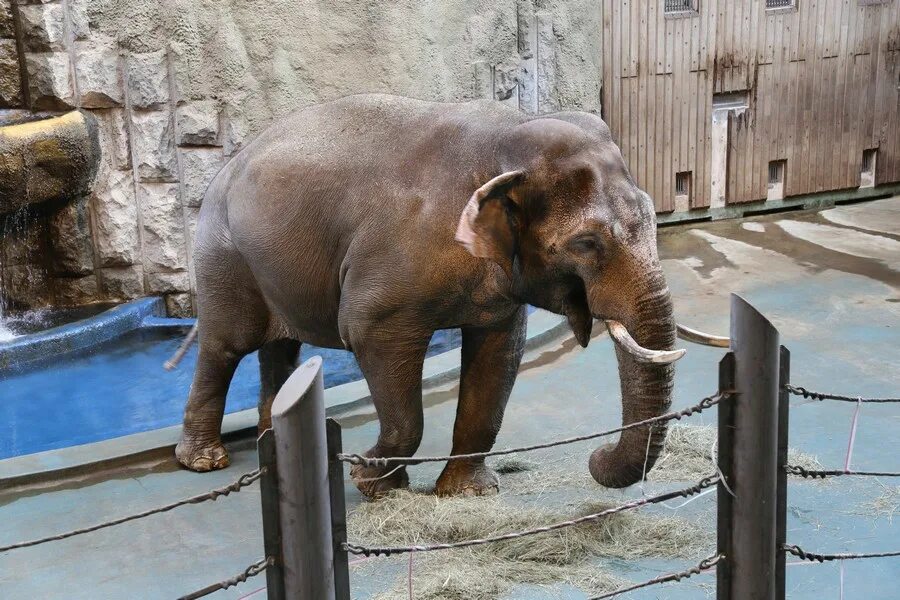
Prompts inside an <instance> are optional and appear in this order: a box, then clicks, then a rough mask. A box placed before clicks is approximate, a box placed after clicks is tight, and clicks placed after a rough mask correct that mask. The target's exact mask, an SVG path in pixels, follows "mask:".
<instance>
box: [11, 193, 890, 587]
mask: <svg viewBox="0 0 900 600" xmlns="http://www.w3.org/2000/svg"><path fill="white" fill-rule="evenodd" d="M660 249H661V256H662V258H663V261H664V266H665V269H666V272H667V274H668V278H669V285H670V287H671V289H672V291H673V296H674V298H675V304H676V310H677V313H678V318H679V320H680V321H682V322H684V323H685V324H688V325H691V326H694V327H697V328H700V329H704V330H706V331H710V332H720V333H722V334H725V333H727V331H728V302H729V300H728V295H729V293H730V292H738V293H740V294H741V295H743V296H744V297H745V298H747V299H748V300H749V301H750V302H751V303H753V304H754V305H755V306H756V307H757V308H758V309H760V310H761V311H762V312H763V313H764V314H766V315H767V316H768V317H769V318H770V319H771V320H772V322H773V323H774V324H775V325H776V326H777V327H778V328H779V329H780V331H781V334H782V343H783V344H785V345H786V346H788V347H789V348H790V350H791V353H792V381H793V382H794V383H795V384H797V385H804V386H806V387H809V388H812V389H817V390H826V391H835V392H838V393H849V394H854V395H856V394H859V395H864V396H866V395H869V396H886V395H892V396H896V395H897V394H898V393H900V368H898V367H900V334H898V327H900V197H895V198H893V199H889V200H882V201H877V202H870V203H865V204H858V205H851V206H846V207H839V208H835V209H831V210H827V211H824V212H819V213H783V214H777V215H769V216H765V217H758V218H754V219H751V220H745V221H743V222H736V221H735V222H717V223H706V224H702V225H693V226H690V225H688V226H681V227H677V228H667V229H665V230H662V231H661V234H660ZM598 329H599V328H598ZM597 333H598V335H596V336H595V339H594V340H593V342H592V343H591V345H590V346H589V347H588V348H587V349H580V348H577V347H576V346H575V344H574V343H573V342H572V340H565V341H562V342H560V343H557V344H555V345H550V346H548V347H543V348H539V349H536V350H535V351H533V352H531V353H529V354H528V355H527V356H526V359H525V364H524V365H523V368H522V372H521V374H520V376H519V379H518V381H517V383H516V387H515V389H514V391H513V397H512V399H511V402H510V406H509V409H508V411H507V416H506V420H505V422H504V426H503V430H502V432H501V435H500V439H499V440H498V447H505V446H512V445H519V444H522V443H528V442H536V441H543V440H548V439H553V438H557V437H561V436H569V435H575V434H579V433H585V432H589V431H594V430H598V429H603V428H607V427H612V426H614V425H616V424H618V422H619V418H620V415H619V406H618V401H617V399H618V394H619V393H618V379H617V376H616V370H615V359H614V355H613V351H612V347H611V342H610V340H609V339H608V337H607V336H606V335H602V334H599V331H598V332H597ZM722 354H723V353H722V352H721V351H717V350H715V349H711V348H701V347H697V346H688V354H687V356H686V357H685V358H684V359H682V361H680V362H679V363H678V369H677V376H676V381H677V384H676V394H675V405H676V407H684V406H688V405H690V404H693V403H695V402H696V401H697V400H698V399H699V398H700V397H702V396H705V395H707V394H710V393H712V392H713V391H714V390H715V388H716V364H717V362H718V360H719V359H720V357H721V356H722ZM110 393H114V391H112V390H111V391H110ZM455 394H456V389H455V387H454V386H453V385H450V386H447V388H445V389H439V390H435V391H433V392H430V393H428V394H427V396H426V399H425V400H426V405H427V409H426V433H425V439H424V441H423V444H422V448H421V450H420V453H421V454H439V453H446V452H448V451H449V445H450V432H451V427H452V420H453V415H454V411H455V401H454V400H455ZM852 411H853V406H852V405H845V404H842V403H803V401H802V400H800V401H797V402H794V404H793V410H792V413H791V446H793V447H796V448H799V449H802V450H805V451H807V452H811V453H814V454H816V455H817V456H818V457H819V459H820V461H821V462H822V463H823V464H824V465H826V466H827V468H840V467H842V466H843V461H844V457H845V453H846V446H847V435H848V432H849V429H850V420H851V416H852ZM714 422H715V413H714V412H710V413H704V414H703V415H701V416H699V417H695V418H694V419H693V420H692V423H714ZM343 425H344V427H345V429H344V444H345V448H346V449H348V450H361V449H364V448H367V447H368V446H369V444H370V442H371V441H372V440H373V439H374V436H375V432H376V430H377V429H376V428H377V425H376V423H374V422H373V421H371V419H367V418H365V417H359V418H355V419H348V420H345V422H344V423H343ZM898 427H900V406H898V405H895V404H892V405H881V406H865V407H864V408H863V409H862V414H861V417H860V421H859V431H858V434H857V441H856V449H855V452H854V455H853V467H854V468H856V469H860V470H862V469H870V470H874V469H878V470H891V471H900V435H898V433H897V430H898ZM593 447H594V445H593V444H592V443H590V442H588V443H586V444H581V445H577V446H573V447H570V448H567V449H565V450H560V451H558V452H554V451H547V452H544V453H542V454H535V455H533V456H530V457H529V458H531V459H534V460H541V461H543V460H548V459H555V458H559V457H561V456H568V455H571V454H575V456H576V457H578V458H577V461H576V462H574V463H572V464H573V467H572V468H577V469H580V468H584V467H583V463H584V462H585V461H586V459H587V456H588V454H589V453H590V451H591V450H592V449H593ZM232 460H233V464H232V466H231V467H230V468H229V469H227V470H225V471H220V472H217V473H211V474H206V475H198V474H194V473H188V472H185V471H182V470H177V469H175V468H174V467H173V466H172V465H171V464H166V465H157V466H155V467H153V468H150V467H148V468H147V469H144V470H137V471H134V470H132V471H129V472H128V473H126V474H123V473H118V474H116V473H113V474H107V475H98V476H96V477H93V478H91V479H88V480H84V481H81V482H70V483H68V484H66V485H65V486H62V487H58V488H51V489H45V490H36V491H31V492H27V493H16V494H9V493H7V494H6V495H3V494H2V493H0V545H2V544H5V543H7V542H11V541H15V540H20V539H26V538H33V537H38V536H43V535H47V534H52V533H55V532H58V531H63V530H67V529H70V528H73V527H79V526H84V525H88V524H91V523H94V522H97V521H102V520H105V519H108V518H111V517H113V516H116V515H122V514H127V513H131V512H136V511H139V510H142V509H145V508H149V507H152V506H155V505H158V504H162V503H165V502H169V501H171V500H173V499H176V498H181V497H185V496H188V495H191V494H195V493H199V492H202V491H205V490H207V489H209V488H212V487H216V486H219V485H222V484H224V483H227V482H230V481H232V480H233V479H235V478H236V477H237V476H238V475H239V474H240V473H242V472H245V471H249V470H251V469H253V468H254V467H255V451H254V450H253V449H252V448H251V447H249V445H247V444H244V446H243V448H241V447H236V448H234V449H233V450H232ZM561 468H568V467H561ZM439 469H440V465H431V466H423V467H415V468H412V469H411V470H410V475H411V478H412V480H413V483H414V484H418V485H428V484H430V483H432V482H433V480H434V478H435V477H436V475H437V473H438V471H439ZM896 483H897V482H895V481H890V480H883V481H875V480H871V479H858V480H857V479H851V478H847V479H845V480H836V481H834V482H833V483H828V484H821V483H812V482H805V481H794V480H792V482H791V487H790V493H789V503H790V511H789V513H790V516H789V525H788V527H789V533H788V538H789V540H790V541H792V542H793V543H798V544H800V545H801V546H803V547H804V548H806V549H808V550H811V551H821V552H843V551H849V552H862V551H878V550H895V549H897V548H900V542H898V540H900V536H898V530H897V525H895V524H894V523H893V522H892V520H891V519H890V518H889V517H887V516H885V515H879V514H876V513H874V512H873V511H872V510H871V508H869V507H868V504H869V503H870V502H872V501H873V500H874V499H875V498H877V497H878V496H880V495H881V494H882V493H884V492H885V490H886V489H890V490H893V491H895V492H898V491H900V490H898V489H897V488H895V487H894V486H895V485H896ZM885 486H888V487H887V488H886V487H885ZM673 487H681V486H680V485H678V484H674V485H673V484H648V486H647V492H648V493H653V492H654V491H658V490H660V489H664V488H665V489H671V488H673ZM597 494H598V495H601V494H603V495H605V496H604V497H606V496H608V497H611V498H617V499H619V500H621V499H625V498H630V497H635V496H638V495H639V494H640V490H639V489H637V488H636V487H635V488H632V489H630V490H627V491H626V492H607V491H603V490H599V489H598V491H597ZM347 496H348V502H349V503H350V505H351V506H352V505H355V504H356V503H358V502H359V501H360V498H359V496H358V494H357V493H356V492H355V490H353V489H352V488H350V487H348V488H347ZM549 499H550V500H553V499H554V497H553V496H550V497H549ZM560 501H565V492H564V491H562V492H560ZM895 503H896V496H895ZM714 505H715V500H714V494H713V495H708V496H706V497H704V498H702V499H700V500H698V501H697V502H695V503H693V504H691V505H689V506H688V507H685V508H684V509H681V510H680V511H678V512H679V514H683V516H685V517H686V518H689V519H694V520H696V522H697V527H698V528H699V527H702V528H706V529H709V528H710V526H711V521H710V518H709V515H710V514H711V512H712V511H714ZM659 510H660V511H665V510H666V509H663V508H660V509H659ZM710 551H712V548H711V549H710ZM261 556H262V540H261V534H260V510H259V494H258V488H257V487H256V486H253V487H251V488H249V489H247V490H246V491H242V492H241V493H239V494H236V495H232V496H230V497H228V498H224V499H221V500H219V501H218V502H216V503H215V504H214V505H212V504H204V505H199V506H190V507H184V508H180V509H177V510H175V511H172V512H169V513H167V514H164V515H159V516H155V517H151V518H148V519H145V520H142V521H137V522H135V523H129V524H127V525H123V526H119V527H116V528H111V529H107V530H105V531H102V532H97V533H93V534H88V535H84V536H80V537H76V538H72V539H69V540H65V541H61V542H57V543H53V544H48V545H45V546H40V547H36V548H30V549H24V550H18V551H13V552H9V553H7V554H5V555H2V556H0V596H2V597H3V598H10V599H19V598H22V599H26V598H66V599H92V600H96V599H102V598H137V597H139V598H148V599H151V598H173V597H176V596H178V595H180V594H183V593H186V592H189V591H192V590H194V589H196V588H199V587H202V586H204V585H206V584H208V583H210V582H212V581H217V580H219V579H224V578H226V577H230V576H232V575H234V574H235V573H237V572H239V571H241V570H242V569H243V568H244V567H245V566H246V565H248V564H250V563H251V562H253V561H255V560H257V559H258V558H260V557H261ZM688 564H693V562H691V561H685V560H662V559H653V560H640V561H631V562H625V561H607V562H606V563H604V564H603V566H604V567H605V568H607V569H609V570H612V571H613V572H615V573H616V574H618V575H620V576H622V577H625V578H627V579H632V580H635V581H638V580H643V579H646V578H649V577H652V576H654V575H656V574H658V573H659V572H660V571H669V570H679V569H681V568H683V567H685V566H687V565H688ZM397 576H398V567H397V566H396V565H391V564H385V565H384V568H383V569H382V570H380V571H379V567H378V566H376V567H374V568H373V567H371V566H368V567H367V568H366V569H365V571H358V572H357V571H355V572H354V574H353V575H352V580H353V587H354V598H359V599H368V598H372V597H373V596H374V595H375V594H376V593H377V592H378V591H380V590H384V589H387V588H388V587H392V586H393V585H394V584H395V583H396V581H395V579H396V577H397ZM788 576H789V579H788V595H789V597H790V598H792V599H819V598H838V582H839V568H838V565H836V564H825V565H812V564H810V565H808V566H807V565H804V566H796V567H790V568H789V570H788ZM844 581H845V596H844V597H846V598H849V599H852V598H866V599H873V600H875V599H887V598H895V597H896V590H897V589H898V587H900V562H898V560H897V559H878V560H868V561H850V562H847V563H846V564H845V572H844ZM712 582H713V578H712V577H711V576H704V577H698V578H696V579H692V580H689V581H686V582H682V583H680V584H678V585H674V586H665V587H661V588H649V589H647V590H644V591H641V592H636V593H633V594H631V595H629V596H628V597H629V598H648V599H649V598H696V597H703V595H704V594H706V593H708V590H709V584H711V583H712ZM263 585H264V578H262V577H259V578H256V579H253V580H251V581H249V582H247V583H246V584H243V585H241V586H238V587H237V588H233V589H232V590H229V591H227V592H220V593H219V594H218V595H217V596H214V597H221V598H240V597H243V596H246V595H247V594H250V593H252V592H254V591H256V590H258V589H259V588H260V587H261V586H263ZM698 586H703V587H698ZM254 597H255V598H261V597H263V594H262V593H258V594H254ZM508 597H509V598H533V599H538V598H568V599H583V598H584V597H585V596H584V595H583V594H582V593H580V592H578V591H577V590H574V589H572V588H569V587H564V586H557V587H555V588H553V589H549V588H536V587H528V588H524V587H523V588H521V589H517V590H514V591H513V592H512V593H511V594H510V595H509V596H508Z"/></svg>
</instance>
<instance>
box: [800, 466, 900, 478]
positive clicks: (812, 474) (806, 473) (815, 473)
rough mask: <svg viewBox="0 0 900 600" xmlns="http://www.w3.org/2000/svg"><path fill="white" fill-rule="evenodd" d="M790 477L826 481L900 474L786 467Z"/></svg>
mask: <svg viewBox="0 0 900 600" xmlns="http://www.w3.org/2000/svg"><path fill="white" fill-rule="evenodd" d="M784 470H785V471H786V472H787V473H788V475H799V476H800V477H805V478H807V479H815V478H817V477H818V478H819V479H825V478H826V477H840V476H842V475H856V476H858V477H900V472H897V473H895V472H891V471H843V470H839V469H831V470H815V469H806V468H804V467H801V466H799V465H784Z"/></svg>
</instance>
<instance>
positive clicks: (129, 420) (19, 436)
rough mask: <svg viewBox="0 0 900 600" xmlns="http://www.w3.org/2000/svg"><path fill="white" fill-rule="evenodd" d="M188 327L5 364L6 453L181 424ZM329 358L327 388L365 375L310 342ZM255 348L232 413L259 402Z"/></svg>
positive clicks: (451, 339)
mask: <svg viewBox="0 0 900 600" xmlns="http://www.w3.org/2000/svg"><path fill="white" fill-rule="evenodd" d="M187 328H188V326H165V327H160V326H153V327H139V328H137V329H133V330H131V331H128V332H126V333H124V334H122V335H120V336H118V337H116V338H114V339H112V340H108V341H105V342H102V343H99V344H97V345H94V346H92V347H90V348H87V349H82V350H77V351H74V352H70V353H67V354H65V355H63V356H61V357H60V358H59V359H58V360H54V361H53V362H52V364H49V365H48V364H46V363H44V364H42V365H40V366H37V367H30V368H27V369H24V370H19V369H16V368H15V367H13V368H7V369H6V370H5V372H4V371H3V370H2V369H0V459H4V458H10V457H13V456H20V455H24V454H31V453H34V452H42V451H44V450H53V449H57V448H64V447H67V446H74V445H78V444H85V443H89V442H96V441H100V440H105V439H110V438H115V437H119V436H123V435H128V434H131V433H138V432H141V431H149V430H152V429H158V428H161V427H168V426H170V425H176V424H179V423H181V417H182V411H183V410H184V403H185V401H186V400H187V396H188V390H189V389H190V385H191V378H192V377H193V373H194V365H195V364H196V360H197V347H196V345H195V346H194V347H193V348H191V350H190V352H188V354H187V355H186V356H185V357H184V360H183V361H182V363H181V365H180V366H179V367H178V369H176V370H174V371H165V370H163V368H162V364H163V362H164V361H165V360H166V359H167V358H169V357H170V356H171V355H172V353H173V352H174V351H175V349H176V348H177V347H178V345H179V344H180V343H181V340H182V339H183V338H184V335H185V334H186V332H187ZM460 339H461V338H460V333H459V330H446V331H439V332H437V333H435V335H434V338H433V339H432V343H431V346H430V348H429V350H428V354H429V356H431V355H434V354H440V353H442V352H446V351H447V350H450V349H451V348H454V347H457V346H459V344H460ZM302 354H303V357H304V358H308V357H310V356H313V355H316V354H318V355H321V356H322V358H323V359H324V370H325V387H332V386H335V385H340V384H342V383H346V382H348V381H354V380H357V379H361V378H362V373H360V371H359V367H358V366H357V363H356V359H355V358H354V357H353V354H351V353H350V352H346V351H343V350H331V349H325V348H317V347H315V346H310V345H304V346H303V349H302ZM258 368H259V363H258V360H257V356H256V354H255V353H254V354H252V355H249V356H247V357H245V358H244V360H242V361H241V364H240V366H239V367H238V370H237V373H236V374H235V377H234V380H233V382H232V385H231V389H230V390H229V393H228V398H227V402H226V409H225V410H226V412H228V413H232V412H236V411H240V410H245V409H248V408H253V407H255V406H256V403H257V400H258V394H259V371H258Z"/></svg>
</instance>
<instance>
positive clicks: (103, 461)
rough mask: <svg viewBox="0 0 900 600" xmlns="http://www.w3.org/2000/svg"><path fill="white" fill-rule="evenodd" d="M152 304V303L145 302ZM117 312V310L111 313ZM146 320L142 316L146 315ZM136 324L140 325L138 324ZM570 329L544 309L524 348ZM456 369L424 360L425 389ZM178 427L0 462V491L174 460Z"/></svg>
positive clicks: (450, 356) (333, 406)
mask: <svg viewBox="0 0 900 600" xmlns="http://www.w3.org/2000/svg"><path fill="white" fill-rule="evenodd" d="M144 300H153V299H144ZM111 310H115V309H111ZM146 316H148V315H147V314H144V317H146ZM136 326H140V322H138V323H137V325H136ZM567 331H568V325H567V322H566V319H565V318H564V317H561V316H559V315H555V314H553V313H549V312H546V311H543V310H535V311H534V312H533V313H532V314H531V315H530V316H529V318H528V333H527V337H526V341H525V348H526V350H532V349H534V348H537V347H539V346H542V345H544V344H546V343H548V342H550V341H553V340H556V339H557V338H559V337H561V336H562V335H563V334H565V333H566V332H567ZM459 371H460V349H459V348H455V349H453V350H448V351H447V352H443V353H441V354H438V355H435V356H432V357H429V358H427V359H425V364H424V367H423V373H422V387H423V389H431V388H435V387H438V386H441V385H444V384H446V383H448V382H450V381H453V380H455V379H456V378H457V377H458V376H459ZM325 407H326V411H325V412H326V415H327V416H329V417H342V416H351V415H353V416H358V415H364V414H367V413H374V408H373V407H372V402H371V395H370V393H369V387H368V385H367V384H366V381H365V380H364V379H362V380H358V381H351V382H348V383H344V384H341V385H337V386H334V387H332V388H328V389H326V390H325ZM257 418H258V417H257V411H256V409H255V408H251V409H247V410H242V411H238V412H234V413H231V414H228V415H225V418H224V419H223V421H222V438H223V440H224V441H225V442H226V443H232V442H235V441H238V440H244V439H248V438H251V437H253V438H255V437H256V423H257ZM180 435H181V425H172V426H169V427H164V428H161V429H154V430H151V431H143V432H140V433H133V434H129V435H125V436H121V437H117V438H112V439H109V440H102V441H99V442H92V443H88V444H82V445H79V446H69V447H66V448H59V449H55V450H47V451H44V452H38V453H35V454H26V455H24V456H17V457H13V458H8V459H5V460H0V490H2V491H3V492H6V491H8V490H13V489H14V488H21V487H23V486H30V485H40V484H51V483H54V482H57V481H61V480H68V479H72V478H77V477H83V476H87V475H90V474H95V473H98V472H103V471H109V470H112V469H117V468H123V467H128V466H133V465H137V464H145V463H150V462H154V461H155V462H172V463H173V464H174V448H175V444H176V442H177V441H178V438H179V437H180Z"/></svg>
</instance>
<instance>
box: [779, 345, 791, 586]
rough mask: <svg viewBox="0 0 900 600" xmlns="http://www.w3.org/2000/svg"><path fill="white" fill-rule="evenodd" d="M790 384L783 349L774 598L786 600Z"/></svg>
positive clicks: (788, 362) (788, 355) (788, 354)
mask: <svg viewBox="0 0 900 600" xmlns="http://www.w3.org/2000/svg"><path fill="white" fill-rule="evenodd" d="M790 382H791V352H790V350H788V349H787V348H785V347H784V346H782V347H781V356H780V358H779V375H778V504H777V506H776V511H775V547H776V549H777V552H778V553H777V554H776V555H775V598H776V599H777V600H785V598H786V596H785V594H786V585H785V563H786V558H787V557H786V555H785V553H784V552H782V551H781V548H782V547H784V544H785V543H786V542H787V491H788V487H787V479H788V474H787V471H786V470H785V468H784V467H785V465H787V464H788V436H789V434H788V425H789V423H790V407H791V394H790V392H789V391H788V390H787V385H788V384H789V383H790Z"/></svg>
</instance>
